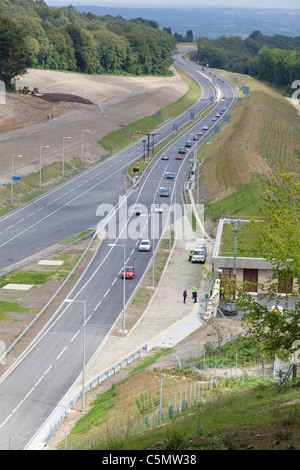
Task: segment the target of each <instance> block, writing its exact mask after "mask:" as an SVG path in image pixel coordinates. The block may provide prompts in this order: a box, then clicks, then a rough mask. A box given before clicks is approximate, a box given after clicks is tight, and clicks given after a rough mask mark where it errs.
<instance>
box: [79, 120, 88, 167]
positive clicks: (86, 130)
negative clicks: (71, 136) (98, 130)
mask: <svg viewBox="0 0 300 470" xmlns="http://www.w3.org/2000/svg"><path fill="white" fill-rule="evenodd" d="M84 132H90V131H89V130H88V129H85V130H83V131H81V166H83V133H84Z"/></svg>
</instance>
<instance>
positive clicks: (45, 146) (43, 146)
mask: <svg viewBox="0 0 300 470" xmlns="http://www.w3.org/2000/svg"><path fill="white" fill-rule="evenodd" d="M43 148H44V149H48V148H49V145H41V146H40V189H42V149H43Z"/></svg>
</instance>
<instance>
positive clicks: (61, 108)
mask: <svg viewBox="0 0 300 470" xmlns="http://www.w3.org/2000/svg"><path fill="white" fill-rule="evenodd" d="M24 86H26V87H29V88H30V89H31V90H32V89H33V88H34V87H37V88H39V90H40V92H43V93H45V95H46V96H47V94H50V93H51V94H54V93H55V94H66V95H75V96H77V97H80V98H82V101H85V100H88V101H90V102H91V103H93V104H85V103H84V102H82V103H80V102H70V101H69V100H68V101H53V100H51V101H47V100H46V99H41V98H39V97H34V96H32V95H22V94H18V93H15V94H13V93H7V94H6V104H3V105H2V104H1V105H0V165H1V176H0V184H6V183H8V182H9V180H10V174H11V157H12V155H13V154H22V155H23V158H22V159H20V160H18V162H17V165H18V166H17V168H16V173H17V174H19V175H21V176H22V175H24V174H27V173H31V172H32V171H34V170H37V169H38V167H39V155H40V146H43V145H49V146H50V148H49V149H48V150H47V151H45V152H43V164H45V165H46V164H48V163H52V162H54V161H60V159H61V154H62V142H63V137H64V136H71V137H72V139H70V140H67V141H65V159H66V160H68V159H71V158H73V157H74V156H79V155H81V131H82V130H84V129H89V130H90V133H89V134H88V136H87V135H85V154H86V156H87V158H88V159H90V160H98V159H99V158H100V157H101V156H103V155H105V151H104V149H102V148H101V147H100V146H99V145H98V144H97V141H99V140H100V139H101V138H103V137H104V136H105V135H107V134H109V133H110V132H112V131H115V130H117V129H120V128H122V127H124V126H126V125H127V124H129V123H131V122H134V121H136V120H138V119H140V118H142V117H144V116H151V115H152V114H154V113H156V112H157V111H158V110H160V109H162V108H163V107H165V106H167V105H168V104H170V103H173V102H174V101H177V100H178V99H179V98H180V97H181V96H183V95H184V94H185V93H186V91H187V86H186V85H185V84H184V83H183V82H181V81H180V80H178V78H177V77H176V76H175V75H174V76H172V77H166V78H161V77H115V76H103V75H99V76H97V75H80V74H71V73H64V72H56V71H48V70H28V73H27V74H26V75H25V76H23V77H19V78H18V79H17V81H16V89H17V90H18V89H19V88H20V89H22V88H23V87H24ZM99 103H100V104H101V107H102V110H103V114H101V112H100V108H99ZM48 116H49V118H48ZM52 116H53V117H52ZM128 143H130V142H128Z"/></svg>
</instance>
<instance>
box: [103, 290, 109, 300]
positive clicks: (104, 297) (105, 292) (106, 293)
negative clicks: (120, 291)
mask: <svg viewBox="0 0 300 470" xmlns="http://www.w3.org/2000/svg"><path fill="white" fill-rule="evenodd" d="M109 291H110V288H109V289H107V291H106V292H105V294H104V296H103V299H104V298H105V297H106V296H107V294H108V293H109Z"/></svg>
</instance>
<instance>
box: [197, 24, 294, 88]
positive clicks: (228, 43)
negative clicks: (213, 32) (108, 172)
mask: <svg viewBox="0 0 300 470" xmlns="http://www.w3.org/2000/svg"><path fill="white" fill-rule="evenodd" d="M197 46H198V51H197V53H196V54H194V56H193V58H194V60H197V61H199V63H200V64H203V65H206V64H209V66H210V67H213V68H220V69H224V70H228V71H230V72H236V73H242V74H247V75H251V76H253V77H256V78H258V79H259V80H264V81H267V82H269V83H272V84H274V85H275V86H278V87H286V88H289V87H291V85H292V83H293V81H294V80H297V79H299V78H300V37H295V38H291V37H288V36H282V35H274V36H266V35H263V34H262V33H261V32H260V31H254V32H253V33H252V34H250V36H249V37H248V38H246V39H244V40H243V39H242V38H240V37H238V36H231V37H225V36H222V37H220V38H218V39H207V38H199V39H198V40H197Z"/></svg>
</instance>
